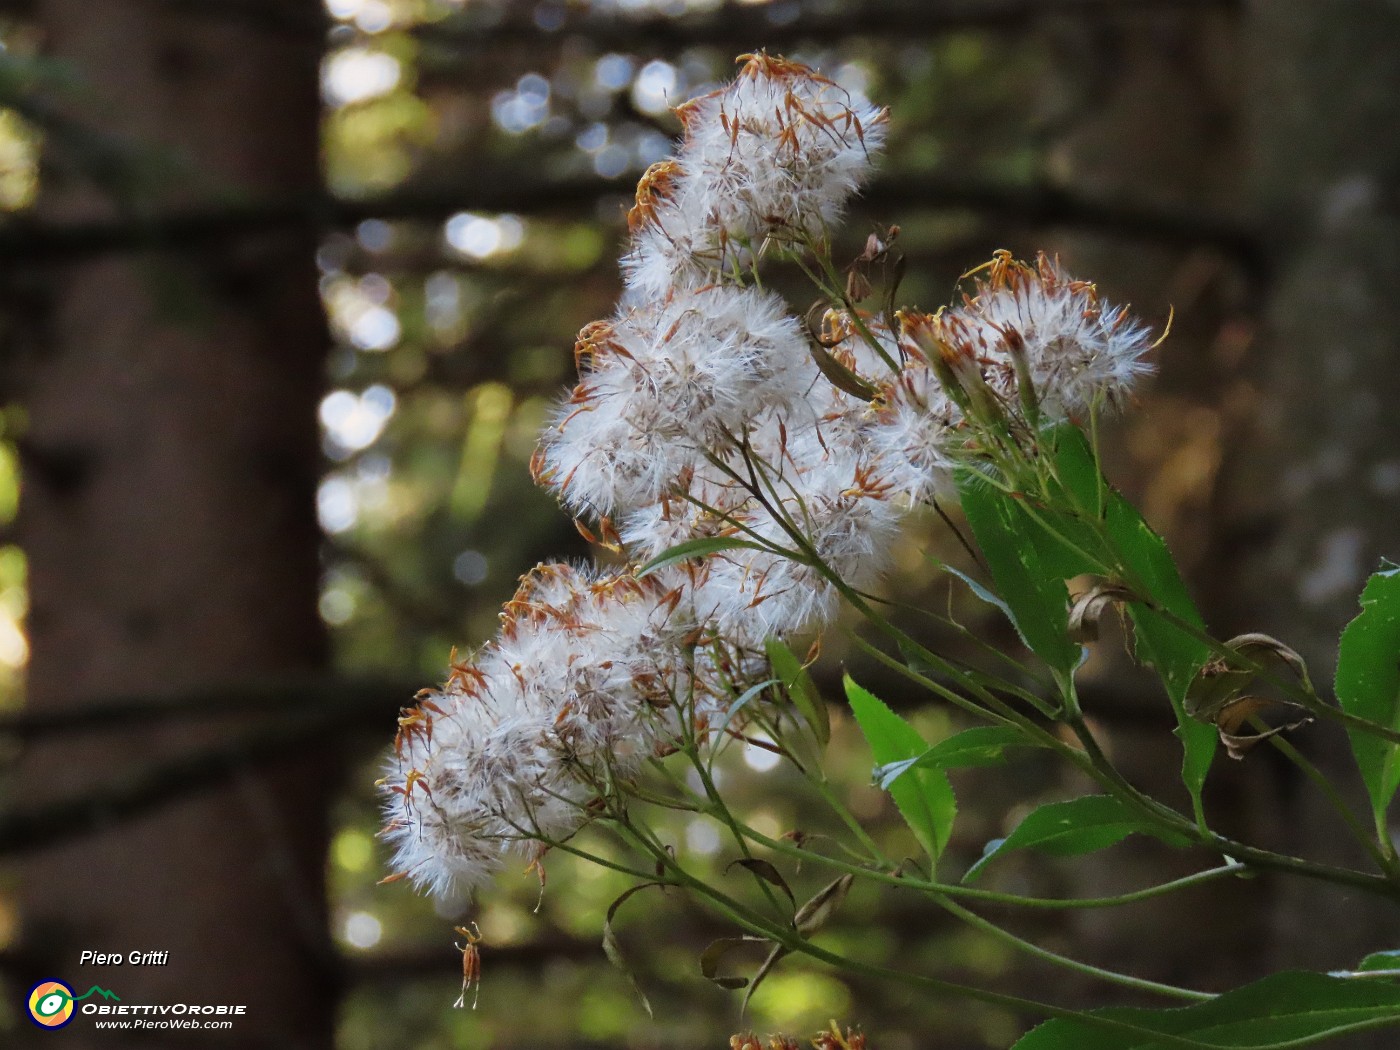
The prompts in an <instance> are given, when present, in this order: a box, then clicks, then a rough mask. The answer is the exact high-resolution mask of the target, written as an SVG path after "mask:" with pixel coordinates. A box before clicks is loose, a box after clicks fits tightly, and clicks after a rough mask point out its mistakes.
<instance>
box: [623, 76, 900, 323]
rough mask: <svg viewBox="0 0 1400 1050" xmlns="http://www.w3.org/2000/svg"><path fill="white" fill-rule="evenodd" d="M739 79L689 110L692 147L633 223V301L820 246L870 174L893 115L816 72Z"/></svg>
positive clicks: (688, 144)
mask: <svg viewBox="0 0 1400 1050" xmlns="http://www.w3.org/2000/svg"><path fill="white" fill-rule="evenodd" d="M742 61H743V62H744V65H743V68H742V69H741V70H740V73H739V75H738V77H737V78H736V79H735V80H734V81H732V82H731V83H730V84H728V85H726V86H725V87H724V88H721V89H720V90H718V91H714V92H711V93H710V94H707V95H702V96H700V97H698V98H695V99H692V100H691V101H689V102H687V103H685V104H684V105H682V106H680V107H679V108H678V109H677V110H676V112H677V114H678V115H679V116H680V117H681V120H682V122H683V123H684V125H685V140H684V142H683V143H682V146H681V150H680V155H679V157H678V158H676V159H675V160H671V161H663V162H661V163H660V164H658V165H655V166H653V167H652V169H651V170H650V171H649V172H648V173H647V176H646V177H645V178H644V179H643V180H642V183H641V185H640V186H639V187H638V193H637V205H636V207H635V208H633V210H632V212H631V214H630V215H629V225H631V227H632V230H633V241H632V247H631V250H630V251H629V252H628V254H627V255H626V256H625V257H624V259H623V271H624V274H625V276H626V280H627V285H628V289H629V294H630V295H631V296H632V297H633V298H634V299H635V300H638V301H644V300H646V299H652V298H656V297H658V296H660V295H663V294H665V292H666V291H667V290H668V289H670V288H673V287H676V286H684V285H690V286H695V285H699V284H706V283H709V282H712V281H715V280H721V279H723V278H724V276H725V274H727V273H730V272H732V271H733V270H734V269H735V268H736V267H746V266H748V265H750V264H751V263H752V261H753V260H754V258H755V257H756V256H757V255H758V254H759V253H761V251H762V250H763V248H764V246H765V245H766V244H767V243H768V242H770V241H775V242H778V243H780V244H789V245H800V244H802V243H804V242H805V241H809V240H821V239H824V238H825V237H826V235H827V232H828V230H829V228H830V227H831V226H832V225H833V224H834V223H835V222H836V220H837V219H838V218H839V217H840V214H841V212H842V210H843V209H844V207H845V205H846V203H847V201H849V199H850V198H851V196H852V195H853V194H854V193H855V192H856V191H857V190H858V189H859V187H860V185H861V184H862V183H863V182H864V180H865V179H866V177H867V176H868V174H869V172H870V168H871V158H872V157H873V155H874V154H876V153H877V152H878V151H879V150H880V148H881V147H882V146H883V144H884V139H885V130H886V124H887V122H888V114H887V112H886V111H885V110H883V109H880V108H878V107H876V106H874V105H872V104H871V103H870V102H869V101H868V100H867V99H865V98H864V97H862V96H861V95H859V94H858V93H855V92H850V91H847V90H845V89H844V88H842V87H840V86H839V85H837V84H836V83H835V82H833V81H831V80H828V79H827V78H825V77H823V76H821V75H820V74H818V73H816V72H814V71H813V70H811V69H809V68H808V67H806V66H803V65H800V64H799V63H796V62H789V61H787V60H786V59H782V58H778V57H775V56H770V55H766V54H758V55H746V56H743V59H742Z"/></svg>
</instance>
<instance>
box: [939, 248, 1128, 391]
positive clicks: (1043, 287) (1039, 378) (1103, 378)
mask: <svg viewBox="0 0 1400 1050" xmlns="http://www.w3.org/2000/svg"><path fill="white" fill-rule="evenodd" d="M941 322H942V332H943V337H944V338H945V339H947V340H948V342H949V343H951V344H952V345H954V346H955V347H956V348H959V349H961V350H963V351H964V352H966V353H968V354H971V355H975V357H976V358H977V359H978V360H979V361H980V362H981V363H982V366H983V374H984V375H985V376H986V379H987V382H988V384H989V385H990V386H991V387H992V388H993V389H994V390H997V391H998V392H999V393H1001V394H1003V396H1005V397H1006V398H1007V399H1008V400H1009V401H1010V402H1011V403H1014V402H1015V399H1016V385H1017V377H1016V369H1015V360H1014V356H1015V355H1017V354H1020V355H1022V356H1023V360H1024V363H1025V367H1026V370H1027V372H1028V374H1029V376H1030V378H1031V381H1032V383H1033V385H1034V386H1035V389H1036V393H1037V395H1038V397H1039V400H1040V405H1041V408H1042V410H1043V411H1044V412H1045V413H1046V415H1047V416H1048V417H1050V418H1064V417H1066V416H1073V415H1077V414H1079V413H1082V412H1085V411H1087V410H1088V409H1089V408H1090V406H1092V405H1095V404H1102V405H1107V406H1109V407H1115V406H1117V405H1118V404H1120V403H1121V402H1122V400H1123V399H1124V398H1125V397H1126V396H1127V394H1128V393H1129V391H1130V390H1131V389H1132V387H1133V386H1134V385H1135V384H1136V383H1137V381H1138V380H1139V379H1141V378H1142V377H1143V376H1144V375H1146V374H1148V373H1149V372H1151V370H1152V367H1151V365H1150V364H1148V363H1147V362H1146V361H1145V360H1144V357H1145V355H1146V354H1147V352H1148V351H1149V350H1151V349H1152V347H1153V345H1154V344H1153V342H1152V337H1151V332H1150V331H1149V330H1148V328H1147V327H1146V326H1145V325H1143V324H1141V323H1139V322H1138V321H1136V320H1135V319H1133V318H1132V317H1131V316H1130V315H1129V314H1128V313H1127V312H1126V311H1125V310H1124V309H1122V308H1120V307H1115V306H1110V305H1108V304H1106V303H1103V302H1101V301H1100V299H1099V295H1098V290H1097V289H1096V288H1095V287H1094V285H1092V284H1090V283H1089V282H1087V281H1076V280H1074V279H1073V278H1071V277H1070V276H1068V275H1067V274H1065V273H1064V272H1063V271H1062V270H1061V269H1060V268H1059V265H1058V263H1057V262H1055V261H1054V260H1052V259H1050V258H1049V257H1047V256H1045V255H1043V254H1042V255H1040V256H1039V257H1038V258H1037V259H1036V263H1035V265H1034V266H1030V265H1027V264H1025V263H1022V262H1018V261H1016V260H1015V259H1013V258H1012V257H1011V255H1010V254H1009V253H1007V252H999V253H997V255H996V257H995V258H994V259H993V260H992V263H991V265H990V266H989V267H988V268H987V270H986V273H985V275H983V276H981V277H979V279H978V281H977V286H976V295H974V296H972V297H970V298H968V299H967V300H966V301H965V302H964V304H963V305H962V306H958V307H954V308H952V309H950V310H947V311H945V312H944V313H943V315H942V317H941Z"/></svg>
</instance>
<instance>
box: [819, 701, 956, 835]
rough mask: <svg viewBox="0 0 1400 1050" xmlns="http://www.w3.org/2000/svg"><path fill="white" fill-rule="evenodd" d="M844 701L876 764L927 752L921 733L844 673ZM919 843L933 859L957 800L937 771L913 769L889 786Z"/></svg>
mask: <svg viewBox="0 0 1400 1050" xmlns="http://www.w3.org/2000/svg"><path fill="white" fill-rule="evenodd" d="M846 699H847V700H849V701H850V704H851V712H852V713H853V714H854V715H855V719H856V724H857V725H858V726H860V731H861V733H862V734H863V735H864V736H865V740H866V743H868V744H869V745H870V750H871V752H872V753H873V754H874V756H875V763H876V764H877V765H882V766H884V765H889V764H890V763H893V762H902V761H905V760H907V759H911V758H917V757H918V756H920V755H922V754H923V753H924V752H925V751H927V750H928V744H926V743H925V742H924V739H923V737H921V736H920V735H919V734H918V731H917V730H915V729H914V727H913V726H911V725H909V723H908V722H906V721H904V719H902V718H900V717H899V716H898V715H897V714H895V713H894V712H893V711H891V710H890V709H889V708H888V707H886V706H885V704H884V702H883V701H881V700H880V699H878V698H877V697H875V696H874V695H873V694H871V693H869V692H867V691H866V690H864V689H862V688H861V687H860V686H859V685H857V684H856V683H855V682H854V681H852V679H851V678H850V676H849V675H848V676H847V677H846ZM888 790H889V793H890V798H892V799H893V800H894V804H895V807H896V808H897V809H898V810H899V812H900V815H901V816H903V817H904V821H905V823H906V824H908V825H909V827H910V829H911V830H912V831H913V832H914V835H915V836H916V837H917V838H918V840H919V844H920V845H921V846H923V847H924V849H925V850H926V851H927V853H928V855H929V856H930V857H932V858H933V859H934V860H935V861H936V860H937V859H938V857H939V856H940V855H941V854H942V853H943V850H944V848H945V847H946V846H947V845H948V836H949V835H950V834H952V831H953V820H954V818H955V817H956V816H957V811H958V810H957V803H956V802H955V801H954V799H953V788H952V786H951V785H950V784H949V783H948V777H947V775H946V774H944V773H943V771H942V770H939V769H915V770H912V771H911V772H910V773H909V774H908V775H907V776H903V777H900V778H899V779H898V780H897V781H896V782H895V783H894V784H892V785H891V786H890V788H889V789H888Z"/></svg>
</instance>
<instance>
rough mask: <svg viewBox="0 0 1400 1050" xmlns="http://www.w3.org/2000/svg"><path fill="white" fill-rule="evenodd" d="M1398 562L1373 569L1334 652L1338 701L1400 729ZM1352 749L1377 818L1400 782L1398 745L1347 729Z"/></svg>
mask: <svg viewBox="0 0 1400 1050" xmlns="http://www.w3.org/2000/svg"><path fill="white" fill-rule="evenodd" d="M1397 653H1400V566H1392V567H1390V568H1387V569H1385V570H1383V571H1381V572H1378V573H1375V574H1374V575H1373V576H1372V577H1371V578H1370V579H1369V580H1367V581H1366V587H1365V589H1364V590H1363V591H1362V592H1361V614H1360V615H1359V616H1357V617H1356V619H1354V620H1352V621H1351V623H1349V624H1348V625H1347V627H1346V630H1344V631H1343V632H1342V639H1341V644H1340V646H1339V648H1338V652H1337V675H1336V689H1337V702H1338V703H1339V704H1341V706H1342V710H1344V711H1346V712H1348V713H1349V714H1353V715H1356V716H1357V717H1358V718H1365V719H1367V720H1368V721H1371V722H1376V723H1379V724H1380V725H1383V726H1386V727H1388V728H1390V729H1400V664H1398V663H1397V661H1396V654H1397ZM1350 737H1351V749H1352V753H1353V754H1354V755H1355V756H1356V764H1357V766H1358V767H1359V768H1360V770H1361V777H1362V779H1363V780H1365V782H1366V790H1367V792H1368V793H1369V795H1370V797H1371V807H1372V809H1373V810H1374V811H1375V814H1376V818H1377V821H1378V822H1380V823H1382V824H1383V823H1384V814H1385V811H1386V809H1387V808H1388V807H1389V806H1390V801H1391V799H1393V798H1394V797H1395V790H1396V788H1397V787H1400V762H1397V761H1396V757H1397V745H1396V744H1395V743H1394V742H1393V741H1390V740H1385V739H1382V738H1381V737H1379V736H1376V735H1375V734H1373V733H1369V732H1366V731H1365V730H1358V729H1353V730H1351V731H1350Z"/></svg>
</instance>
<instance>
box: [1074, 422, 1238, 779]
mask: <svg viewBox="0 0 1400 1050" xmlns="http://www.w3.org/2000/svg"><path fill="white" fill-rule="evenodd" d="M1051 442H1052V444H1053V447H1054V450H1055V451H1054V459H1055V472H1056V474H1057V476H1058V477H1059V479H1060V482H1061V484H1062V485H1063V486H1064V488H1065V490H1066V491H1067V492H1068V493H1069V494H1070V496H1071V498H1072V499H1073V500H1074V502H1075V503H1076V505H1077V506H1078V507H1079V509H1080V510H1081V512H1082V513H1084V514H1085V515H1087V516H1089V517H1093V518H1097V519H1098V520H1100V521H1101V522H1102V525H1103V529H1104V532H1105V534H1106V536H1107V539H1108V544H1109V549H1108V550H1107V551H1106V552H1105V555H1106V560H1107V561H1109V562H1111V563H1112V564H1113V565H1114V566H1116V567H1117V568H1118V569H1119V570H1120V572H1121V574H1122V576H1123V581H1122V582H1124V583H1126V584H1128V585H1130V586H1131V587H1132V588H1133V589H1134V590H1140V591H1141V592H1142V593H1143V596H1144V598H1148V599H1150V601H1136V602H1129V603H1128V615H1129V616H1130V617H1131V618H1132V621H1133V628H1134V636H1135V638H1136V640H1137V652H1138V655H1139V656H1140V657H1141V658H1142V659H1143V661H1144V662H1146V663H1150V664H1151V665H1152V666H1153V667H1155V668H1156V669H1157V672H1158V674H1160V675H1161V677H1162V684H1163V685H1164V686H1165V687H1166V690H1167V695H1168V697H1170V699H1171V703H1172V709H1173V710H1174V711H1175V713H1176V720H1177V729H1176V735H1177V737H1178V738H1179V739H1180V740H1181V742H1182V747H1183V749H1184V750H1185V757H1184V759H1183V763H1182V779H1183V780H1184V782H1185V784H1186V788H1187V790H1188V791H1190V792H1191V794H1192V796H1193V797H1195V798H1198V799H1199V797H1200V793H1201V790H1202V788H1203V786H1204V785H1205V779H1206V774H1207V773H1208V772H1209V771H1210V766H1211V762H1212V761H1213V759H1214V758H1215V749H1216V744H1217V734H1216V732H1215V729H1214V728H1213V727H1212V726H1209V725H1204V724H1202V723H1201V722H1199V721H1197V720H1195V719H1193V718H1191V717H1190V715H1189V714H1188V713H1187V711H1186V708H1185V700H1186V691H1187V689H1188V688H1189V687H1190V685H1191V683H1192V681H1194V680H1195V678H1196V673H1197V672H1198V671H1199V670H1200V669H1201V667H1202V665H1204V664H1205V662H1206V661H1207V660H1209V659H1210V655H1211V651H1210V647H1209V646H1208V645H1206V643H1205V642H1203V641H1201V640H1200V639H1198V638H1196V637H1195V636H1193V635H1192V634H1191V632H1190V631H1187V630H1185V629H1184V628H1182V627H1178V626H1177V625H1176V624H1175V623H1173V622H1172V621H1171V620H1170V619H1169V618H1168V617H1166V616H1163V615H1162V613H1163V612H1167V613H1170V614H1171V616H1174V617H1176V618H1177V619H1179V620H1181V621H1183V622H1184V623H1188V624H1190V625H1191V626H1193V627H1196V628H1198V629H1204V625H1205V622H1204V621H1203V620H1202V619H1201V614H1200V613H1199V612H1198V611H1197V609H1196V604H1195V602H1193V601H1192V600H1191V595H1190V592H1189V591H1187V589H1186V584H1185V583H1184V582H1183V581H1182V579H1181V573H1180V572H1178V571H1177V567H1176V562H1175V561H1174V560H1173V559H1172V556H1171V552H1170V551H1168V550H1167V545H1166V542H1165V541H1164V540H1163V539H1162V537H1161V536H1159V535H1157V533H1156V532H1154V531H1153V530H1152V528H1151V526H1149V525H1148V524H1147V522H1146V521H1145V520H1144V519H1143V517H1142V515H1141V514H1139V513H1138V511H1137V508H1136V507H1134V506H1133V505H1132V504H1131V503H1129V502H1128V501H1127V500H1126V499H1124V498H1123V496H1122V495H1121V494H1120V493H1119V492H1118V491H1117V490H1116V489H1114V488H1113V487H1112V486H1110V485H1109V484H1108V483H1107V482H1106V481H1105V480H1104V479H1103V475H1102V473H1101V472H1100V471H1099V467H1098V463H1097V461H1096V460H1095V457H1094V451H1093V449H1092V448H1091V447H1090V445H1089V442H1088V440H1087V439H1086V438H1085V437H1084V434H1083V432H1082V431H1081V430H1080V429H1079V428H1078V427H1075V426H1073V425H1069V424H1066V425H1064V426H1062V427H1060V428H1058V429H1057V430H1056V431H1055V432H1054V434H1053V436H1052V438H1051ZM1065 528H1066V529H1068V528H1069V526H1068V525H1066V526H1065Z"/></svg>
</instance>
